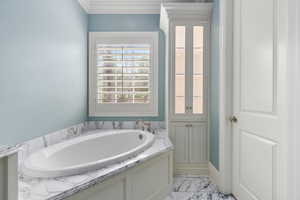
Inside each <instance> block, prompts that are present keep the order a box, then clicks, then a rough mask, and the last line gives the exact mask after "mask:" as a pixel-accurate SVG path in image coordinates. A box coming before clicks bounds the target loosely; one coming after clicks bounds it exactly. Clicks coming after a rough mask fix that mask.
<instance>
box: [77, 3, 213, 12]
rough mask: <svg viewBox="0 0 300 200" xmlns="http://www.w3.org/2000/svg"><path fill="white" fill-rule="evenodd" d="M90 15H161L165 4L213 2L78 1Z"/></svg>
mask: <svg viewBox="0 0 300 200" xmlns="http://www.w3.org/2000/svg"><path fill="white" fill-rule="evenodd" d="M78 1H79V3H80V5H81V6H82V7H83V8H84V9H85V10H86V11H87V12H88V13H89V14H159V13H160V4H161V3H163V2H211V1H212V0H78Z"/></svg>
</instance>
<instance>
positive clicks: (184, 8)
mask: <svg viewBox="0 0 300 200" xmlns="http://www.w3.org/2000/svg"><path fill="white" fill-rule="evenodd" d="M212 9H213V3H201V2H200V3H198V2H197V3H196V2H193V3H163V4H162V5H161V15H165V16H162V17H164V18H167V19H169V20H170V21H172V20H174V19H180V20H182V19H199V20H201V21H202V23H203V22H205V21H210V19H211V14H212Z"/></svg>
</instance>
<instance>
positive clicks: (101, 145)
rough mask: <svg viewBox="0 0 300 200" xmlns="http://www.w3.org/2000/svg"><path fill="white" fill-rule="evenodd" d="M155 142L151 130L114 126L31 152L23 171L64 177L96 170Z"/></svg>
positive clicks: (34, 175)
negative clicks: (109, 129) (119, 128)
mask: <svg viewBox="0 0 300 200" xmlns="http://www.w3.org/2000/svg"><path fill="white" fill-rule="evenodd" d="M153 142H154V136H153V135H152V134H151V133H148V132H144V131H140V130H112V131H106V132H103V131H102V132H101V133H95V134H92V135H87V136H82V137H78V138H75V139H71V140H68V141H65V142H62V143H59V144H56V145H53V146H50V147H47V148H44V149H42V150H40V151H37V152H35V153H33V154H31V155H30V156H29V157H28V158H27V159H26V160H25V162H24V166H23V171H24V173H25V174H26V175H28V176H31V177H43V178H47V177H60V176H69V175H75V174H80V173H84V172H87V171H91V170H96V169H99V168H101V167H105V166H108V165H111V164H114V163H117V162H121V161H124V160H126V159H128V158H130V157H132V156H136V155H137V154H139V153H141V152H142V151H144V150H146V149H147V148H149V147H150V146H151V145H152V144H153Z"/></svg>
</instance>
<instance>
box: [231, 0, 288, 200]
mask: <svg viewBox="0 0 300 200" xmlns="http://www.w3.org/2000/svg"><path fill="white" fill-rule="evenodd" d="M281 2H282V1H281ZM280 9H281V8H280V6H279V0H263V1H262V0H234V115H235V116H236V118H237V122H235V123H233V129H234V133H233V152H234V153H233V193H234V195H235V196H236V197H237V198H238V199H239V200H286V199H282V198H280V197H279V195H280V191H281V190H282V189H283V187H281V186H280V184H282V183H283V182H284V181H283V180H282V177H283V176H281V170H283V168H282V162H284V160H282V158H283V157H282V154H281V153H282V135H283V134H284V132H283V131H282V130H283V124H284V123H283V122H284V118H283V117H284V114H283V113H284V107H285V106H284V104H285V103H284V100H283V99H284V95H283V94H284V91H283V90H282V88H284V87H283V86H284V84H285V80H284V71H285V67H286V66H285V65H284V64H283V62H282V60H281V45H282V44H283V42H284V41H283V39H282V37H283V36H282V34H281V30H282V29H280V27H281V22H280V23H279V20H278V19H279V17H280V16H281V15H280V14H279V13H278V11H279V10H280ZM233 121H235V120H233Z"/></svg>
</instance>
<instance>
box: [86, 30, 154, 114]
mask: <svg viewBox="0 0 300 200" xmlns="http://www.w3.org/2000/svg"><path fill="white" fill-rule="evenodd" d="M157 77H158V33H156V32H130V33H126V32H103V33H102V32H101V33H90V67H89V79H90V81H89V82H90V86H89V87H90V88H89V91H90V94H89V113H90V116H157V115H158V106H157V101H158V98H157V97H158V92H157V84H158V79H157Z"/></svg>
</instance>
